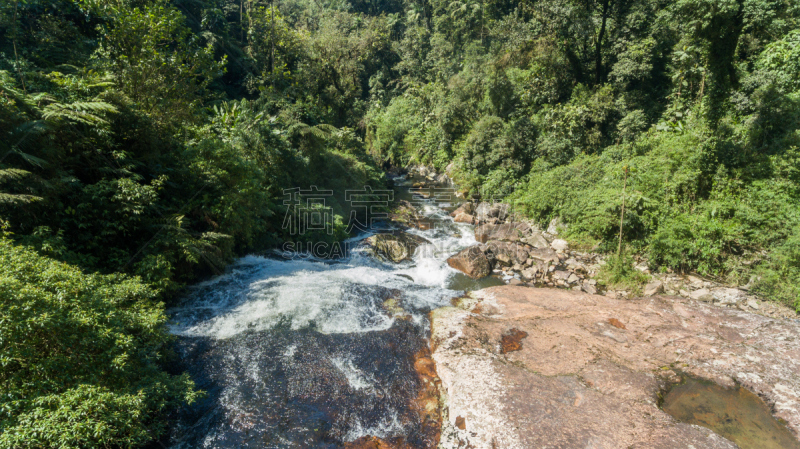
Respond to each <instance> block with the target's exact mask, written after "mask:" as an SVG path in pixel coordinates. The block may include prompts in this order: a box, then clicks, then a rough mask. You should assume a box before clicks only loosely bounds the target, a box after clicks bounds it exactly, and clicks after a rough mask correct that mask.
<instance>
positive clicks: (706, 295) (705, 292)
mask: <svg viewBox="0 0 800 449" xmlns="http://www.w3.org/2000/svg"><path fill="white" fill-rule="evenodd" d="M689 297H690V298H692V299H694V300H695V301H703V302H711V301H713V300H714V297H713V296H712V295H711V290H709V289H707V288H701V289H699V290H695V291H693V292H691V293H689Z"/></svg>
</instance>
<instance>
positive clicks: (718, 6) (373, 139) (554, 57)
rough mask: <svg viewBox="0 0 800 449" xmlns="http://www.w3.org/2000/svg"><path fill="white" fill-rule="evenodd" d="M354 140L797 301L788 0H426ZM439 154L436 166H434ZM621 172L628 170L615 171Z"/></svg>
mask: <svg viewBox="0 0 800 449" xmlns="http://www.w3.org/2000/svg"><path fill="white" fill-rule="evenodd" d="M416 5H417V4H414V5H410V6H409V7H408V8H407V14H406V21H405V23H404V24H405V26H404V32H403V35H402V38H401V39H399V40H398V41H397V43H396V46H395V48H396V49H397V51H398V54H399V55H400V57H401V58H402V60H401V62H399V63H398V64H397V65H396V66H395V67H396V68H397V70H398V72H399V75H400V85H401V86H402V87H401V88H400V92H397V93H396V95H394V96H393V97H392V98H390V99H387V98H386V97H384V98H383V101H382V102H381V103H379V104H377V103H376V104H373V107H372V108H371V109H370V111H369V113H368V117H369V122H368V123H369V124H368V134H367V141H368V142H369V144H370V149H371V150H372V151H374V153H375V154H376V155H378V156H379V157H380V158H383V159H385V160H390V161H393V162H394V163H398V164H404V163H408V162H414V163H422V164H431V165H435V166H436V167H437V168H439V169H446V168H448V166H449V171H450V173H452V174H453V176H454V178H455V179H456V181H457V182H458V183H459V184H460V186H462V187H463V188H464V189H465V190H466V191H468V192H469V193H472V194H480V195H482V196H483V197H484V198H502V199H505V200H506V201H508V202H511V203H512V204H513V205H515V206H516V207H517V210H518V211H520V212H522V213H523V214H524V215H526V216H528V217H530V218H533V219H535V220H536V221H538V222H540V223H542V224H544V225H546V224H547V223H549V222H550V220H552V219H554V218H559V219H560V220H561V222H563V223H564V225H565V226H566V228H567V236H568V238H569V239H570V240H573V241H574V242H577V243H580V244H582V245H583V246H585V247H588V248H592V247H597V248H598V249H599V250H601V251H609V250H615V249H616V240H617V234H618V232H619V220H620V212H621V211H620V209H621V205H622V197H623V185H624V183H627V186H626V189H625V192H624V197H625V202H626V204H627V208H626V214H625V220H624V223H623V237H624V240H625V241H626V242H627V243H628V244H629V245H630V247H631V249H632V250H634V251H635V252H638V253H641V254H643V255H647V256H648V260H649V262H650V264H651V265H652V267H651V268H653V269H672V270H675V271H679V272H697V273H699V274H702V275H705V276H709V277H712V278H716V279H719V280H722V281H727V282H731V283H736V284H739V285H743V284H747V283H748V282H749V281H750V280H751V279H752V280H753V283H752V284H751V285H752V286H753V288H754V289H755V290H756V291H758V292H760V293H762V294H764V295H766V296H767V297H770V298H773V299H777V300H780V301H784V302H786V303H788V304H795V305H796V306H797V307H800V287H798V285H800V196H798V194H800V190H799V188H800V184H799V183H800V131H798V129H799V128H800V62H798V61H800V28H798V26H799V24H800V22H798V18H800V5H798V4H797V3H796V2H791V1H783V0H776V1H771V0H766V1H761V0H724V1H718V0H678V1H637V0H597V1H594V0H589V1H564V0H540V1H524V2H505V1H492V0H487V1H467V0H465V1H456V2H451V1H436V0H432V1H431V2H429V3H425V7H424V8H416V9H415V7H416ZM451 163H452V165H450V164H451ZM626 172H627V173H628V174H627V175H626Z"/></svg>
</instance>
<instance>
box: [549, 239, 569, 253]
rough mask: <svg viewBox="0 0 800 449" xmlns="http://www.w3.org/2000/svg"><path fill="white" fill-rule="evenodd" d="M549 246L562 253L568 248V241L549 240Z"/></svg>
mask: <svg viewBox="0 0 800 449" xmlns="http://www.w3.org/2000/svg"><path fill="white" fill-rule="evenodd" d="M550 247H551V248H553V249H554V250H556V251H558V252H560V253H564V252H567V251H568V250H569V243H567V241H566V240H562V239H555V240H553V241H552V242H550Z"/></svg>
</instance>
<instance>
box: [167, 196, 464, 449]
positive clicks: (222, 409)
mask: <svg viewBox="0 0 800 449" xmlns="http://www.w3.org/2000/svg"><path fill="white" fill-rule="evenodd" d="M424 213H425V214H426V215H428V216H429V217H430V218H431V221H432V222H433V223H435V225H436V226H435V227H434V228H433V229H431V230H425V231H422V230H410V231H408V232H411V233H414V234H416V235H419V236H422V237H424V238H426V239H427V240H429V241H430V242H431V244H429V245H422V246H420V247H419V248H418V249H417V251H416V253H415V254H414V256H413V260H412V261H408V262H403V263H401V264H391V263H385V262H381V261H379V260H377V259H375V258H374V257H372V256H371V255H369V254H368V253H367V251H366V250H365V248H363V247H357V245H358V243H359V242H360V240H361V239H363V238H364V237H366V236H362V237H360V238H356V239H351V240H350V241H349V242H348V243H349V244H350V247H351V248H353V247H356V249H355V250H353V251H352V252H351V253H350V255H349V256H348V257H347V258H345V259H341V260H338V261H335V262H331V261H323V260H314V259H307V258H306V259H301V258H297V259H294V260H284V259H282V258H277V257H275V258H269V257H259V256H248V257H244V258H242V259H240V260H239V261H237V262H236V263H235V264H234V265H233V266H231V267H230V269H229V270H228V272H227V273H226V274H224V275H221V276H218V277H216V278H214V279H211V280H209V281H207V282H204V283H201V284H198V285H196V286H194V287H192V288H191V290H190V291H189V293H188V294H187V296H186V298H185V300H184V301H183V302H182V304H181V305H180V306H179V307H177V308H175V309H172V310H171V311H170V313H171V316H172V322H171V331H172V332H173V333H174V334H176V335H178V336H180V337H182V339H181V340H180V343H181V346H180V352H181V353H182V354H183V357H184V358H185V360H187V362H186V363H188V364H189V368H190V372H192V373H193V377H195V378H196V379H198V382H199V385H200V388H205V389H209V390H212V391H211V394H210V399H209V400H207V401H206V404H204V405H201V406H200V408H199V409H200V410H199V411H198V412H196V413H195V414H194V415H192V414H189V416H187V417H184V418H183V419H182V421H181V423H180V424H179V425H178V426H177V427H176V428H175V430H174V433H173V447H175V448H189V447H208V448H234V447H236V448H238V447H270V448H272V447H275V448H284V447H286V448H289V447H292V448H294V447H308V448H310V447H315V448H317V447H318V448H328V447H335V445H334V446H330V445H329V442H330V441H352V440H355V439H357V438H359V437H362V436H365V435H373V436H377V437H380V438H390V437H395V436H407V435H408V432H413V431H414V426H415V424H413V423H412V421H413V419H414V418H413V416H412V415H413V413H411V415H409V413H410V412H409V410H408V408H407V407H406V406H404V405H403V404H404V403H405V402H404V398H413V397H415V393H414V391H412V390H413V385H411V384H409V382H411V383H412V384H413V377H414V372H413V367H411V366H410V364H411V362H410V360H411V354H413V351H411V348H410V347H408V346H405V347H403V346H402V345H412V346H413V344H414V343H413V341H416V342H418V343H419V341H420V339H421V338H423V337H422V336H423V335H426V332H425V331H424V329H426V328H427V325H428V323H427V313H428V312H429V311H430V310H432V309H434V308H437V307H441V306H444V305H449V303H450V300H451V299H452V298H453V297H456V296H460V295H461V294H462V293H463V291H460V290H454V289H451V288H450V285H451V284H452V283H453V281H454V279H455V278H456V277H459V276H460V277H461V278H462V279H463V278H464V275H463V274H460V273H458V272H457V271H455V270H453V269H452V268H450V267H449V266H448V265H447V263H446V260H447V258H448V257H449V256H451V255H452V254H454V253H456V252H458V251H460V250H461V249H463V248H466V247H469V246H471V245H474V244H476V241H475V239H474V232H473V229H472V227H471V226H469V225H465V224H459V223H454V222H453V221H452V219H451V218H450V217H449V215H447V213H446V212H444V211H443V210H442V209H439V208H437V207H432V206H426V207H425V208H424ZM409 278H410V279H409ZM387 298H396V299H398V300H399V301H398V302H399V304H398V305H399V306H400V307H402V308H403V309H404V310H405V312H406V313H407V314H410V315H411V317H412V321H411V322H412V323H414V324H413V326H416V327H415V329H423V331H416V333H415V335H418V337H413V338H416V340H413V338H412V337H404V335H408V334H405V333H402V332H400V333H398V332H397V329H405V328H404V327H402V326H401V327H400V328H396V327H395V328H393V325H395V322H396V320H398V319H401V318H398V317H397V316H395V315H394V314H392V313H391V312H390V311H387V310H385V309H384V307H383V302H384V301H385V300H386V299H387ZM406 326H408V324H406ZM406 328H407V327H406ZM390 329H392V331H390V332H394V333H391V334H386V335H391V336H390V337H387V336H386V335H383V336H382V334H380V333H378V334H368V332H371V331H387V330H390ZM403 332H405V331H403ZM316 335H319V337H316ZM393 338H398V339H399V340H398V343H397V345H399V346H401V347H399V348H396V349H392V348H393V346H392V344H391V342H387V339H389V340H391V339H393ZM403 338H412V340H403ZM404 341H405V343H404ZM409 342H411V343H409ZM371 343H377V344H371ZM418 343H417V344H418ZM387 348H388V349H389V352H385V351H386V350H387ZM409 352H410V353H409ZM387 358H388V359H387ZM409 385H411V386H409ZM409 389H412V390H409ZM398 391H400V392H401V393H398ZM398 394H401V395H405V396H402V397H397V395H398ZM406 402H407V401H406ZM331 404H332V409H333V411H330V410H329V409H330V408H331ZM410 416H411V418H410ZM330 420H333V421H330ZM410 420H411V421H410ZM287 423H289V424H287ZM286 426H289V427H286ZM326 426H327V427H326ZM323 428H327V429H328V430H324V429H323ZM320 432H322V436H320V435H321V433H320Z"/></svg>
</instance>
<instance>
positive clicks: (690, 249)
mask: <svg viewBox="0 0 800 449" xmlns="http://www.w3.org/2000/svg"><path fill="white" fill-rule="evenodd" d="M799 61H800V5H798V3H797V2H794V1H791V0H659V1H645V0H581V1H576V0H535V1H534V0H523V1H508V0H456V1H452V0H313V1H312V0H274V1H270V2H254V1H252V0H12V1H6V2H3V3H0V133H2V136H3V137H2V138H1V139H0V220H1V221H2V223H0V224H2V225H3V226H4V229H6V230H7V231H6V232H5V235H6V237H4V238H5V240H3V241H2V254H0V257H2V259H3V270H4V271H3V273H2V274H1V275H2V278H1V279H2V282H3V285H4V287H3V290H2V293H1V295H2V296H0V301H2V303H0V313H2V317H3V318H2V320H3V321H2V322H0V326H1V327H0V332H2V335H3V337H2V338H3V340H2V342H1V343H0V351H1V352H2V354H3V359H2V363H3V366H4V370H3V372H2V375H1V376H2V377H0V379H2V382H3V384H2V385H3V390H2V391H3V394H4V395H5V396H3V397H2V398H0V404H3V406H2V410H1V411H0V412H1V413H2V416H1V417H0V425H1V426H2V428H0V443H2V444H1V445H2V446H10V447H18V446H24V445H25V444H27V445H28V446H31V447H43V446H59V445H60V446H63V447H92V446H135V445H138V444H141V443H143V442H146V441H149V440H152V439H154V438H157V437H158V436H159V435H160V434H161V432H162V430H163V412H164V411H166V410H167V409H168V408H169V407H172V406H173V405H175V404H177V403H180V402H181V401H184V400H187V399H190V398H191V397H192V396H193V395H194V393H193V392H192V390H191V385H189V384H188V383H187V382H185V379H183V378H180V377H179V378H174V377H170V376H168V375H166V374H164V372H163V371H162V369H161V365H162V364H163V363H164V357H165V355H164V345H165V344H166V342H167V340H168V339H167V338H166V337H165V335H166V334H165V330H164V327H163V316H162V312H161V310H162V306H161V305H160V304H159V303H158V301H164V300H169V298H170V297H171V295H174V293H175V292H177V291H178V289H179V288H180V286H181V285H182V284H185V283H187V282H191V281H193V280H195V279H197V278H198V277H199V276H203V275H207V274H211V273H216V272H220V271H221V270H222V269H223V268H224V266H225V265H226V263H228V262H229V261H230V260H232V258H233V257H235V256H236V255H237V254H242V253H244V252H247V251H258V250H263V249H267V248H270V247H272V246H274V245H275V244H277V243H279V242H281V241H285V240H289V239H298V238H306V239H307V238H313V239H319V238H325V239H339V238H343V237H344V236H345V227H346V220H345V218H344V217H348V215H349V210H347V207H346V206H347V205H346V202H345V201H344V191H345V190H346V189H348V188H361V187H363V186H364V185H371V186H375V187H378V186H381V185H382V180H381V179H382V174H381V171H380V167H381V166H385V165H387V164H396V165H404V164H408V163H421V164H428V165H434V166H436V167H437V168H439V169H447V170H448V172H449V173H450V174H452V175H453V176H454V178H455V179H456V181H457V182H458V183H459V185H460V186H461V187H462V188H463V189H464V190H465V192H466V193H468V194H473V195H482V196H484V197H498V196H499V197H504V198H506V199H507V200H508V201H510V202H512V203H513V204H514V205H515V206H516V207H517V209H518V210H519V211H520V212H522V213H523V214H525V215H527V216H529V217H531V218H533V219H535V220H537V221H539V222H541V223H547V222H548V221H549V220H551V219H552V218H556V217H558V218H560V219H561V220H562V222H563V223H565V225H566V233H567V236H568V238H569V239H571V240H572V241H573V242H574V243H576V244H581V245H585V246H587V247H597V248H598V249H599V250H601V251H613V250H614V249H615V248H616V235H617V232H618V230H619V216H620V207H621V200H622V196H623V192H622V185H623V174H624V173H625V172H626V169H628V170H627V171H628V172H629V173H630V175H629V176H628V178H627V181H626V182H627V189H626V190H625V194H624V195H625V200H626V204H627V208H626V214H625V220H624V222H623V236H624V240H625V242H626V243H627V245H629V247H630V248H631V249H632V250H633V251H636V252H639V253H641V254H647V255H648V256H649V260H650V263H651V265H652V266H653V268H654V269H659V268H660V269H673V270H678V271H683V272H688V271H696V272H699V273H701V274H704V275H708V276H715V277H717V278H720V279H727V280H730V281H735V282H740V283H745V282H747V281H748V280H750V279H751V278H754V279H755V281H754V283H753V287H754V288H755V289H757V290H758V291H760V292H761V293H763V294H765V295H766V296H768V297H771V298H774V299H778V300H781V301H784V302H787V303H792V302H794V303H796V304H797V305H798V307H800V287H798V285H800V206H799V205H800V131H799V129H800V62H799ZM312 185H315V186H318V187H319V188H323V189H332V190H334V191H335V193H336V196H335V197H333V198H330V199H329V200H328V205H329V206H332V208H333V210H334V212H335V213H336V215H338V216H339V217H338V218H337V219H336V221H335V232H333V234H332V235H327V234H323V235H320V234H319V233H317V234H306V235H305V236H295V235H290V234H289V233H288V232H287V231H286V229H284V227H283V224H284V219H285V215H286V214H287V207H286V205H285V204H284V203H283V190H284V189H286V188H295V187H299V188H308V187H310V186H312ZM288 212H291V211H288ZM12 241H13V243H12ZM32 251H35V253H34V252H32ZM625 260H626V259H625V258H624V257H622V258H620V259H619V261H620V262H619V263H620V266H619V269H617V270H611V271H609V276H610V279H609V282H617V281H620V280H621V279H623V278H624V279H627V278H629V277H630V276H628V274H626V272H625V269H627V268H626V267H627V265H625V266H624V267H623V262H624V261H625ZM56 261H59V262H56ZM62 263H67V264H69V265H70V266H67V265H63V264H62ZM6 266H8V267H9V268H6ZM92 273H94V274H92ZM104 276H110V277H104ZM614 276H617V277H619V279H616V280H615V278H614ZM620 282H621V281H620ZM73 321H74V324H69V323H72V322H73ZM23 323H26V324H24V325H25V326H30V327H28V328H25V329H22V328H20V326H22V325H23ZM37 326H38V327H37ZM54 326H71V329H74V332H66V333H55V334H54V333H52V329H54V328H55V327H54ZM9 332H15V335H16V333H19V336H18V337H16V336H15V337H14V338H8V335H9ZM90 342H91V343H90ZM78 360H81V362H78ZM85 360H91V361H92V362H91V363H84V362H85ZM5 367H8V368H5ZM123 410H124V411H125V413H123V412H122V411H123ZM128 412H129V413H128ZM64 423H71V424H70V425H71V426H74V430H73V431H69V432H66V431H64V429H65V426H66V425H67V424H64ZM23 441H24V443H23Z"/></svg>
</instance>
